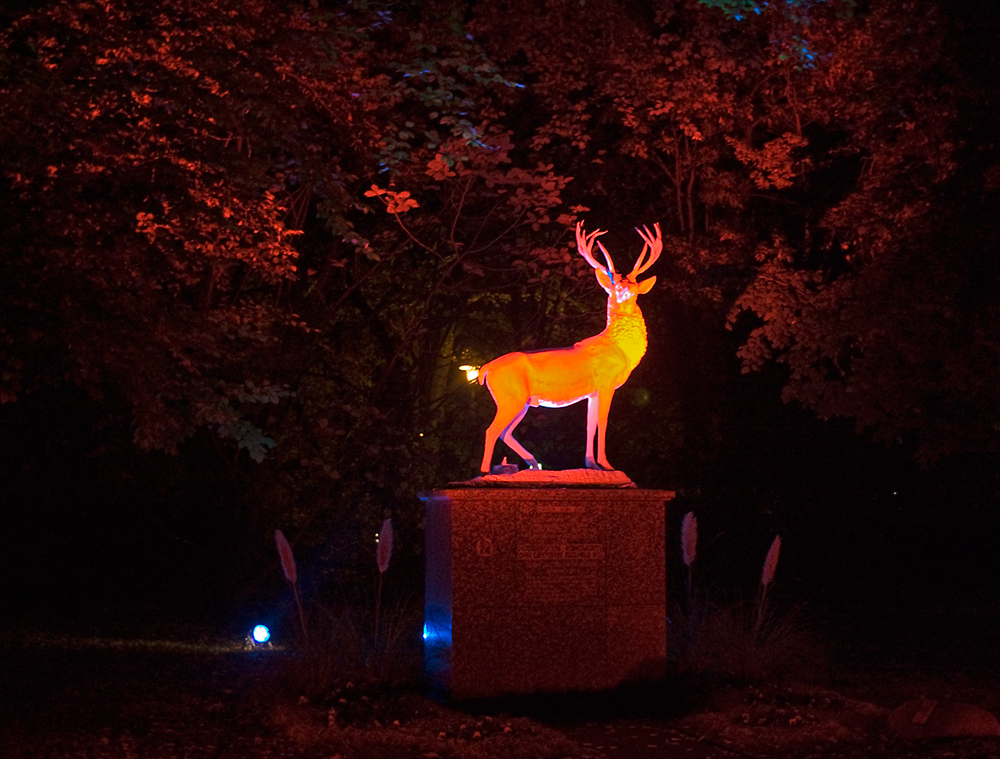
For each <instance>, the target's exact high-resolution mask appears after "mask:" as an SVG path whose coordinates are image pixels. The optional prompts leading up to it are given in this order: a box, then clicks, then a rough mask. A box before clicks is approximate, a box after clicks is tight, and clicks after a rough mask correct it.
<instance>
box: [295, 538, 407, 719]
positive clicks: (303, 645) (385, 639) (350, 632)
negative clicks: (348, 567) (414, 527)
mask: <svg viewBox="0 0 1000 759" xmlns="http://www.w3.org/2000/svg"><path fill="white" fill-rule="evenodd" d="M276 538H277V543H278V553H279V557H280V559H281V565H282V570H283V571H284V574H285V577H286V579H287V580H288V581H289V583H290V584H291V586H292V589H293V591H294V595H295V605H296V610H297V612H298V615H297V616H298V622H299V636H298V637H299V644H298V646H297V648H296V650H295V652H294V655H293V656H291V657H290V658H289V660H288V661H289V664H288V667H287V671H286V681H287V684H288V686H289V687H291V688H292V689H293V690H294V691H295V692H296V693H298V694H300V695H302V696H303V697H305V698H306V699H309V700H313V699H318V700H322V698H323V697H324V696H328V695H329V694H330V693H332V692H334V691H335V690H336V689H337V688H339V687H343V686H344V685H345V683H352V684H353V683H359V684H360V683H363V684H366V685H371V686H373V687H375V688H378V689H388V688H394V687H400V686H403V685H412V684H414V683H415V682H416V681H417V680H418V679H419V678H420V676H421V673H422V664H423V647H422V639H421V636H420V631H421V623H422V613H421V610H420V609H417V608H416V607H415V605H414V604H413V603H412V600H411V599H410V598H409V597H408V596H405V595H399V594H393V593H389V592H383V584H384V583H385V577H386V574H387V573H388V571H389V567H390V563H391V558H392V541H393V532H392V520H391V519H386V520H385V521H384V522H383V524H382V529H381V530H380V532H379V535H378V536H377V543H376V552H375V563H376V567H377V569H378V578H377V584H376V585H375V588H374V593H373V597H372V598H369V597H366V596H365V595H364V594H363V592H362V591H361V590H360V589H358V588H353V589H352V590H350V591H345V590H344V589H343V588H340V589H338V590H337V591H336V592H332V593H328V594H327V595H325V596H320V595H318V594H317V597H315V598H313V599H311V600H310V601H309V602H308V603H304V602H303V601H302V599H301V597H300V595H299V592H298V582H297V575H296V571H295V559H294V556H293V555H292V549H291V546H290V545H289V544H288V541H287V540H284V535H281V532H280V530H279V531H277V532H276ZM352 687H353V686H352Z"/></svg>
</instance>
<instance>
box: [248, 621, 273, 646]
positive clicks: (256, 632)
mask: <svg viewBox="0 0 1000 759" xmlns="http://www.w3.org/2000/svg"><path fill="white" fill-rule="evenodd" d="M250 639H251V640H252V641H253V642H254V644H255V645H258V646H263V645H265V644H266V643H267V642H268V641H269V640H271V631H270V630H268V629H267V625H257V626H255V627H254V628H253V630H251V631H250Z"/></svg>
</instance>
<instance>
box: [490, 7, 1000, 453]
mask: <svg viewBox="0 0 1000 759" xmlns="http://www.w3.org/2000/svg"><path fill="white" fill-rule="evenodd" d="M529 6H530V7H529ZM948 24H949V19H948V18H947V17H945V16H943V15H942V14H941V13H940V11H939V9H937V8H936V7H935V6H934V5H933V4H930V3H907V4H898V3H882V2H876V3H870V4H867V5H866V7H865V8H864V9H861V8H859V7H857V6H855V4H854V3H850V2H843V3H838V2H811V1H810V0H803V1H802V2H793V3H757V2H752V0H746V1H743V0H738V1H737V0H734V2H704V3H699V2H695V1H694V0H690V1H688V2H677V3H669V4H666V5H663V6H661V7H659V8H658V9H656V10H648V11H646V10H644V9H643V8H642V6H638V5H631V4H622V3H618V2H615V0H604V1H603V2H602V1H600V0H599V1H598V2H594V3H590V2H588V3H587V5H586V9H583V8H581V7H580V6H579V4H577V3H574V2H569V0H565V1H564V0H550V1H549V2H546V3H544V4H525V3H519V2H511V3H508V4H507V6H506V8H505V10H504V12H499V13H494V12H493V9H492V8H491V9H490V10H489V11H487V10H486V9H485V8H484V9H483V12H482V13H481V14H480V16H479V17H478V18H477V19H476V21H475V26H476V27H477V29H478V31H479V32H480V34H481V35H482V39H483V40H484V44H485V45H486V46H487V48H488V50H489V51H490V53H491V55H493V56H494V57H495V58H496V59H498V60H499V61H501V62H502V63H506V64H508V65H510V66H511V67H513V68H512V69H511V72H510V73H509V75H510V76H515V77H520V78H521V79H523V80H524V81H526V82H528V83H529V90H530V93H531V95H530V97H531V100H530V101H529V105H530V108H527V107H526V113H527V114H528V115H529V117H531V118H534V120H535V121H536V122H539V123H544V126H543V127H542V128H541V129H539V131H538V132H537V133H536V134H535V135H534V137H533V139H532V140H531V142H530V144H531V146H532V147H533V148H535V149H536V150H538V151H540V152H544V153H545V154H546V155H548V156H550V157H551V158H552V160H554V162H555V163H556V164H557V165H558V166H560V167H562V168H563V170H565V171H567V172H569V173H572V174H573V175H574V176H576V177H578V185H577V187H579V188H583V187H586V188H587V189H588V190H589V191H590V192H591V193H592V196H591V198H590V202H591V204H593V205H598V206H600V205H604V206H606V207H609V208H610V209H614V211H615V212H616V215H619V216H620V215H626V216H627V217H628V218H629V219H630V220H631V219H633V218H634V219H635V220H636V221H639V220H641V219H645V218H660V219H662V220H663V221H664V228H665V230H669V232H670V234H669V235H668V240H667V243H666V249H667V250H668V251H670V253H671V254H672V257H673V261H674V263H675V266H676V270H675V272H674V276H672V277H667V278H666V280H665V284H667V286H671V285H672V286H673V288H674V290H675V293H676V295H679V296H681V297H691V296H693V297H694V298H695V299H702V300H703V301H711V302H714V303H716V304H717V305H718V306H719V307H720V310H721V311H723V312H724V311H726V310H729V324H730V326H732V327H735V328H736V329H737V330H738V331H739V332H740V333H741V334H742V335H744V336H745V342H744V344H743V346H742V348H741V349H740V352H739V353H740V357H741V359H742V360H743V366H744V370H745V371H752V370H759V369H761V368H763V367H764V366H765V365H766V364H767V363H769V362H778V363H779V364H783V365H785V366H787V378H786V384H785V390H784V397H785V399H786V400H795V401H798V402H800V403H802V404H803V405H805V406H806V407H808V408H810V409H813V410H814V411H815V412H816V413H817V414H818V415H820V416H821V417H823V418H830V417H834V416H843V417H848V418H852V419H854V420H855V421H856V422H857V423H858V426H859V427H861V428H867V429H870V430H872V431H873V432H874V433H875V435H876V436H877V437H879V438H882V439H886V440H892V441H894V442H895V441H902V442H904V443H905V444H907V445H908V446H910V449H911V450H912V451H913V452H914V453H916V455H918V456H919V457H921V458H923V459H925V460H930V459H933V458H935V457H936V456H939V455H942V454H947V453H950V452H955V451H961V450H968V451H976V450H979V451H982V450H995V449H996V445H997V435H996V430H995V429H994V425H993V422H992V421H991V420H993V419H995V418H996V416H997V412H998V411H1000V409H998V408H997V404H998V396H997V393H996V389H995V388H996V386H997V383H996V380H997V377H998V374H1000V372H998V369H1000V355H998V353H997V350H996V346H997V344H998V342H997V340H996V336H997V335H996V328H995V327H994V326H993V325H994V324H995V323H996V319H995V318H994V316H995V313H996V308H997V301H996V299H995V298H992V297H988V296H985V295H984V294H985V292H986V291H987V290H989V289H990V287H992V285H995V284H996V269H995V267H992V266H990V265H989V264H988V261H987V260H986V257H984V255H985V251H983V250H982V249H979V250H977V246H979V245H982V244H983V242H984V240H982V239H980V240H976V241H975V242H973V241H972V240H971V239H970V237H971V235H969V234H967V233H962V231H961V229H958V228H955V227H956V226H957V225H961V224H964V223H966V222H967V220H968V218H967V216H962V215H961V214H960V213H956V208H957V206H958V205H959V202H958V200H957V198H958V196H959V195H961V196H962V200H961V203H962V204H966V205H967V206H968V207H973V206H976V207H980V208H983V207H984V206H983V203H984V202H987V201H986V200H985V198H986V197H987V196H984V195H983V194H982V189H983V188H984V187H985V185H984V183H983V181H982V180H981V179H980V180H976V179H971V178H970V177H971V174H973V173H974V172H970V171H968V170H966V172H965V174H964V175H962V176H961V177H959V175H958V174H957V171H958V168H959V166H960V161H963V160H964V161H966V162H968V161H969V160H970V159H971V160H981V159H980V158H978V157H973V156H974V154H970V150H968V149H966V150H965V152H962V150H963V142H962V139H963V135H962V132H961V130H960V128H959V126H958V121H957V120H958V117H959V107H960V103H961V90H960V88H959V85H958V81H959V80H958V78H957V77H956V71H955V68H954V65H953V63H952V62H951V60H950V59H949V58H948V56H947V52H948V51H946V50H945V49H944V45H945V43H944V40H945V36H946V33H947V32H948V30H949V27H948ZM977 187H978V188H979V189H978V190H977V189H976V188H977ZM599 193H603V194H604V196H605V197H599V195H598V194H599ZM977 193H978V194H977ZM594 196H598V197H594ZM570 197H572V193H571V194H570ZM949 198H954V200H949ZM979 223H980V225H981V224H982V221H981V220H980V222H979ZM983 236H984V237H985V235H983ZM977 275H985V276H987V277H988V281H989V282H990V285H986V284H985V283H983V282H982V281H978V282H977V281H976V277H977ZM970 288H971V290H974V291H975V292H971V291H970ZM977 293H978V295H977ZM984 306H986V307H985V308H984ZM747 312H749V313H751V314H752V315H753V316H754V317H755V318H756V320H757V321H756V322H755V323H754V321H753V319H749V318H741V314H744V313H747Z"/></svg>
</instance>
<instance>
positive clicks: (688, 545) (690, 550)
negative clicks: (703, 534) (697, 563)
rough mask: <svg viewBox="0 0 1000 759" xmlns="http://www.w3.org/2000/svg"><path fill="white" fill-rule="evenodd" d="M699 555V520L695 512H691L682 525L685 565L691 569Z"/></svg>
mask: <svg viewBox="0 0 1000 759" xmlns="http://www.w3.org/2000/svg"><path fill="white" fill-rule="evenodd" d="M697 553H698V518H697V517H696V516H695V515H694V512H693V511H689V512H688V513H687V514H685V515H684V522H683V524H682V525H681V554H682V555H683V557H684V564H685V565H687V566H688V567H689V568H690V566H691V564H693V563H694V559H695V555H696V554H697Z"/></svg>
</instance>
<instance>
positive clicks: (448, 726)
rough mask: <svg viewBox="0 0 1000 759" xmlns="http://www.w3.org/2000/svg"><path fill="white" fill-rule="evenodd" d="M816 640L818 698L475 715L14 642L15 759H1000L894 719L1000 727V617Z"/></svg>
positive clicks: (691, 698) (88, 644)
mask: <svg viewBox="0 0 1000 759" xmlns="http://www.w3.org/2000/svg"><path fill="white" fill-rule="evenodd" d="M817 627H818V628H819V630H820V632H821V635H822V637H823V638H824V647H823V650H824V652H825V664H823V665H822V666H820V667H819V668H818V669H817V671H816V673H815V674H814V677H813V680H814V682H812V683H809V684H802V683H798V684H776V683H774V684H766V685H759V686H756V687H750V686H739V687H738V686H732V685H730V686H721V685H718V684H716V685H715V686H714V687H711V688H706V687H704V684H702V685H696V684H695V683H694V682H693V681H686V684H682V683H681V681H679V680H674V681H671V682H670V683H668V684H667V687H666V688H664V689H663V690H661V691H646V692H643V693H641V694H617V695H616V696H613V697H610V698H609V697H605V698H601V699H577V700H575V701H566V700H563V701H559V702H552V701H545V702H540V701H522V702H520V703H518V702H509V703H507V704H505V705H497V706H496V707H495V708H494V709H492V710H487V711H478V712H469V711H462V710H459V709H450V708H445V707H443V706H441V705H440V704H437V703H435V702H433V701H430V700H428V699H426V698H424V697H423V695H422V694H420V693H417V692H409V693H405V692H404V693H401V694H399V693H397V694H393V695H390V696H386V695H380V694H377V693H375V692H372V691H368V692H364V689H363V688H362V687H360V686H357V687H354V688H349V689H344V690H342V691H341V692H340V693H337V694H331V695H330V696H329V697H328V698H326V699H325V700H322V701H321V700H320V699H316V700H315V702H312V703H310V702H305V703H303V702H302V701H300V700H299V699H298V698H297V697H296V694H295V693H294V692H293V691H292V690H290V689H288V688H287V687H286V684H285V681H284V680H283V678H282V673H283V671H284V670H285V669H286V667H287V664H288V662H289V654H283V653H278V652H270V653H261V652H249V651H242V650H238V646H236V645H230V646H229V647H228V649H227V648H226V647H224V646H221V645H217V644H209V643H207V642H195V641H194V638H193V637H192V638H191V640H190V641H188V642H186V643H184V644H178V643H171V644H168V643H167V642H166V641H165V640H164V639H162V638H161V639H159V640H156V639H151V638H148V637H147V638H146V641H147V642H145V643H139V642H136V640H137V639H136V638H134V637H133V638H128V637H119V638H111V637H93V638H86V637H80V636H77V637H56V636H53V635H52V634H41V633H38V632H37V631H35V632H27V631H25V630H10V629H8V630H6V631H5V633H4V634H3V636H2V638H0V757H3V759H8V758H9V759H29V758H30V759H43V758H44V759H70V758H73V759H77V758H79V759H91V758H93V759H105V758H107V759H166V758H167V757H178V758H179V757H184V758H188V759H202V758H203V757H204V758H206V759H207V758H209V757H211V758H212V759H229V758H232V759H237V758H241V757H247V758H248V759H252V758H255V757H317V758H318V757H322V758H323V759H331V758H332V757H338V756H339V757H343V759H348V758H349V757H358V758H359V759H367V758H368V757H372V759H379V758H381V757H425V758H426V759H434V757H440V758H441V759H447V758H448V757H484V758H485V757H539V759H542V758H545V757H580V758H591V757H593V758H594V759H596V758H598V757H607V758H608V759H614V758H615V757H628V759H645V758H647V757H649V758H652V757H661V758H668V759H669V758H670V757H720V758H723V757H748V756H749V757H772V756H775V757H776V756H780V757H802V758H804V757H824V758H825V757H831V758H832V757H850V758H852V759H853V758H855V757H857V758H859V759H860V757H875V758H876V759H881V758H885V759H889V758H890V757H892V758H895V757H899V758H904V757H907V758H908V757H914V758H916V757H977V758H979V757H981V758H983V759H988V758H989V757H1000V739H997V738H978V739H973V738H963V739H938V740H933V741H923V742H915V743H907V742H905V741H901V740H899V739H896V738H893V737H891V736H889V735H888V734H887V731H886V729H885V718H886V715H887V713H888V711H889V710H891V709H892V708H894V707H896V706H897V705H899V704H900V703H902V702H903V701H905V700H907V699H910V698H915V697H920V696H928V697H933V698H945V697H952V698H957V699H960V700H962V701H966V702H969V703H971V704H974V705H977V706H980V707H983V708H986V709H988V710H990V711H991V712H993V713H994V714H997V713H1000V688H998V687H997V684H998V677H997V675H998V672H1000V670H998V663H1000V645H998V644H1000V615H998V614H997V613H996V610H987V611H979V612H973V611H969V610H939V611H936V612H933V613H932V612H921V613H917V612H912V613H903V612H895V613H888V612H886V611H884V610H883V611H878V612H874V611H868V612H867V613H864V614H862V613H860V612H855V613H853V614H851V615H840V616H837V617H831V618H829V619H826V620H824V621H823V622H821V623H818V624H817ZM189 637H190V636H189ZM331 709H332V710H333V712H332V713H331ZM397 722H398V724H396V723H397Z"/></svg>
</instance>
